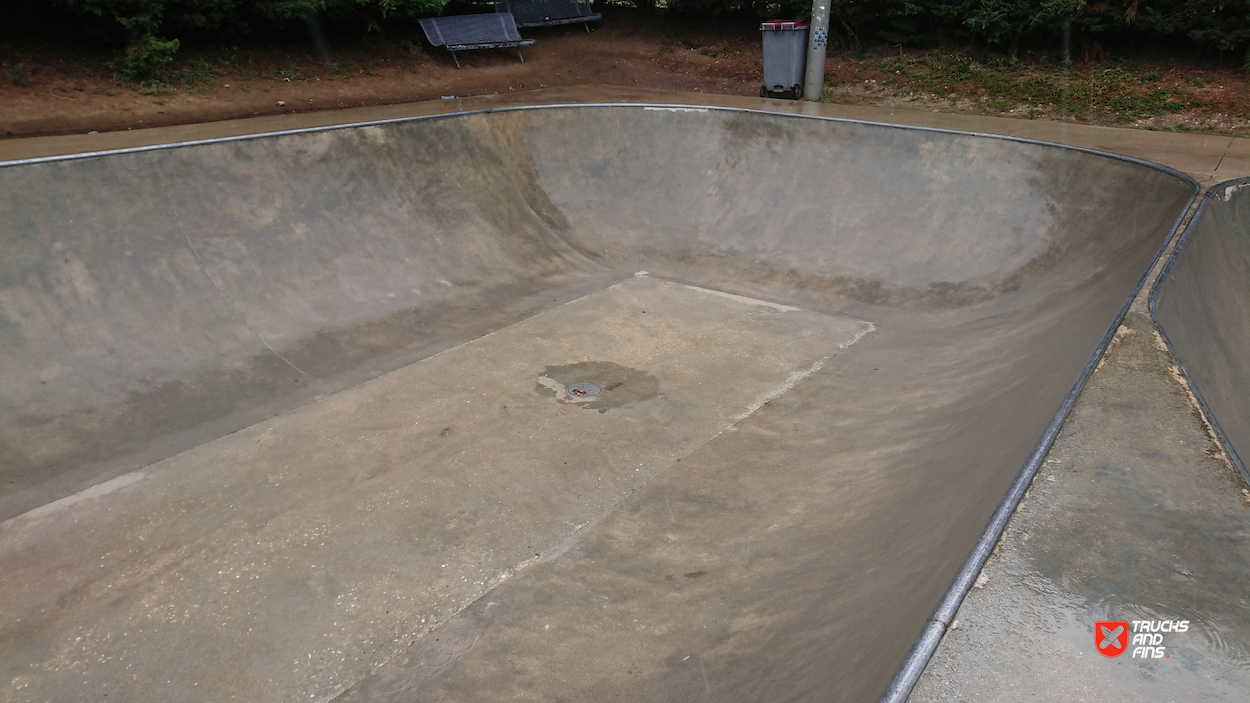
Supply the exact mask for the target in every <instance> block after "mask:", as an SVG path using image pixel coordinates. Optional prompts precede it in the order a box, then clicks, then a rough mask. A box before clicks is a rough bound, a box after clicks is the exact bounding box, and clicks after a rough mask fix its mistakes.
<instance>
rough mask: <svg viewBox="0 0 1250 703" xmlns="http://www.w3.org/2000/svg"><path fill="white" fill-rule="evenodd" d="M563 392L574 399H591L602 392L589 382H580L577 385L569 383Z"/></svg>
mask: <svg viewBox="0 0 1250 703" xmlns="http://www.w3.org/2000/svg"><path fill="white" fill-rule="evenodd" d="M564 390H565V392H566V393H568V394H569V395H571V396H573V397H574V398H593V397H595V396H597V395H599V394H600V393H602V392H603V389H602V388H600V387H599V386H598V385H597V384H594V383H591V382H589V381H581V382H579V383H570V384H569V385H567V386H565V388H564Z"/></svg>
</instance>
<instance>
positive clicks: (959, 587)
mask: <svg viewBox="0 0 1250 703" xmlns="http://www.w3.org/2000/svg"><path fill="white" fill-rule="evenodd" d="M577 108H649V109H651V110H657V111H673V112H709V111H715V112H738V113H744V114H759V115H768V116H773V117H793V118H801V119H811V120H822V121H827V122H839V123H847V124H858V125H867V126H874V127H883V128H889V129H901V130H909V131H917V132H932V133H937V134H954V135H960V136H968V137H980V138H983V139H998V140H1002V141H1008V142H1017V143H1021V144H1030V145H1036V146H1047V147H1054V148H1058V149H1067V150H1071V151H1078V152H1082V153H1086V154H1092V155H1094V156H1101V157H1105V158H1109V159H1115V160H1118V161H1125V162H1128V163H1132V164H1137V165H1139V166H1144V167H1147V168H1151V169H1154V170H1157V171H1162V172H1164V173H1167V174H1170V175H1172V176H1175V177H1176V178H1179V179H1180V180H1182V181H1184V182H1186V183H1188V184H1189V185H1190V187H1191V188H1192V189H1193V195H1191V196H1190V198H1189V201H1188V202H1187V203H1186V205H1185V207H1184V208H1183V209H1182V211H1181V214H1180V215H1178V216H1177V219H1176V222H1175V223H1173V225H1172V230H1171V234H1169V235H1168V236H1167V237H1165V238H1164V240H1163V243H1162V244H1160V245H1159V249H1158V250H1157V251H1156V252H1155V255H1154V256H1153V257H1151V259H1150V264H1149V265H1148V266H1147V267H1146V270H1145V271H1143V272H1142V275H1141V277H1140V278H1139V279H1138V280H1137V284H1136V285H1134V286H1133V290H1132V291H1131V292H1130V293H1129V295H1128V298H1127V299H1126V300H1125V301H1124V304H1123V305H1122V306H1121V307H1120V311H1119V312H1118V313H1117V314H1116V316H1115V318H1114V320H1113V321H1112V323H1111V325H1110V326H1109V327H1108V328H1107V331H1106V333H1104V334H1103V336H1102V339H1101V340H1100V341H1099V342H1098V346H1097V347H1095V349H1094V352H1093V354H1091V355H1090V357H1089V360H1088V361H1086V362H1085V366H1084V368H1082V369H1081V373H1080V374H1079V375H1078V376H1077V379H1076V383H1074V384H1073V386H1072V389H1071V390H1069V391H1068V394H1067V396H1065V397H1064V400H1063V402H1062V403H1061V404H1060V406H1059V409H1058V410H1057V411H1056V412H1055V415H1054V417H1053V418H1052V419H1051V421H1050V424H1048V425H1047V426H1046V429H1045V431H1044V432H1043V433H1042V437H1041V439H1039V440H1038V442H1037V444H1036V445H1035V446H1034V447H1033V451H1032V452H1031V453H1030V454H1029V457H1028V459H1027V460H1026V461H1025V463H1024V466H1023V467H1022V468H1021V469H1020V472H1019V474H1017V476H1016V479H1015V481H1013V482H1012V484H1011V487H1010V488H1009V489H1008V490H1007V494H1006V495H1005V496H1003V499H1002V501H1000V502H999V504H998V508H997V509H995V511H994V513H993V515H992V516H991V517H990V521H989V524H987V525H986V527H985V530H984V531H983V532H982V533H981V536H980V537H979V538H978V539H977V542H976V544H975V545H974V546H973V548H972V552H971V553H970V554H969V555H968V558H967V559H965V560H964V564H963V566H962V567H960V569H959V572H958V573H957V574H956V575H955V578H954V580H953V581H952V582H951V585H950V587H949V588H947V590H946V593H945V594H944V595H943V596H942V599H941V600H940V601H939V602H938V606H937V609H936V610H934V612H933V615H932V616H931V617H930V618H929V620H928V621H927V623H926V625H925V628H924V629H923V630H922V631H921V633H920V636H919V637H918V638H917V639H916V641H915V643H913V644H912V646H911V649H910V650H908V652H907V656H906V657H905V658H904V659H903V662H902V664H901V665H900V666H899V668H898V671H897V672H896V673H895V675H894V679H893V680H892V681H891V682H890V685H889V686H888V687H887V688H886V690H885V692H884V693H883V694H882V696H881V698H880V703H904V702H905V701H906V700H907V697H908V696H909V695H910V694H911V690H912V688H913V687H915V685H916V682H917V681H919V680H920V675H921V674H922V673H924V669H925V666H927V665H928V663H929V659H930V658H931V657H932V656H933V653H934V652H935V651H936V650H937V647H938V644H939V643H940V642H941V641H942V637H943V636H945V634H946V631H947V630H948V629H949V628H950V623H951V620H952V619H953V618H954V617H955V613H956V612H958V610H959V606H960V604H961V603H963V600H964V597H965V596H967V595H968V591H969V590H971V588H972V584H973V583H974V582H975V581H976V577H977V575H978V574H979V573H980V572H981V568H982V567H983V566H984V565H985V562H986V561H987V560H988V559H989V556H990V554H991V553H992V552H993V550H994V546H995V545H996V544H997V543H998V540H999V538H1000V537H1001V536H1002V533H1003V530H1004V529H1005V528H1006V526H1007V521H1008V520H1009V519H1010V518H1011V515H1012V514H1013V513H1014V512H1015V510H1016V508H1017V506H1019V504H1020V501H1021V500H1023V499H1024V494H1025V492H1026V491H1027V490H1028V488H1029V485H1030V484H1031V483H1032V482H1033V477H1034V476H1036V475H1037V471H1038V469H1039V468H1040V467H1041V465H1042V461H1043V460H1044V459H1045V458H1046V454H1047V453H1048V452H1049V451H1050V448H1051V446H1052V445H1053V444H1054V442H1055V439H1056V438H1057V437H1058V436H1059V430H1060V428H1061V427H1062V426H1063V422H1064V420H1066V419H1067V417H1068V414H1069V413H1070V412H1071V411H1072V407H1073V406H1074V405H1075V404H1076V398H1077V396H1079V395H1080V393H1081V390H1082V389H1084V387H1085V383H1086V382H1087V381H1088V380H1089V377H1090V376H1091V375H1093V372H1094V368H1095V367H1096V366H1097V364H1098V361H1099V360H1100V359H1101V358H1102V355H1103V353H1104V352H1105V351H1106V350H1107V346H1108V345H1109V344H1110V343H1111V338H1112V337H1113V335H1114V334H1115V331H1116V329H1117V328H1119V326H1120V323H1121V322H1123V320H1124V316H1125V315H1126V314H1127V313H1128V309H1129V306H1130V305H1131V304H1132V302H1133V299H1134V298H1135V297H1137V293H1138V292H1139V291H1140V290H1141V288H1142V286H1143V285H1145V283H1146V279H1147V278H1148V277H1149V276H1150V272H1151V270H1152V269H1153V268H1154V266H1155V264H1156V263H1157V262H1158V261H1159V258H1160V257H1162V255H1163V252H1164V250H1165V249H1166V248H1167V245H1168V243H1169V242H1171V241H1172V239H1174V238H1175V236H1176V230H1177V229H1179V228H1180V224H1181V222H1182V221H1183V220H1184V217H1185V214H1186V213H1187V212H1188V211H1189V209H1190V208H1191V207H1192V205H1193V202H1194V200H1195V199H1196V198H1197V197H1198V194H1199V192H1200V191H1201V188H1200V187H1199V185H1198V182H1197V181H1195V180H1194V179H1193V178H1191V177H1190V176H1188V175H1186V174H1184V173H1181V172H1180V171H1177V170H1176V169H1173V168H1169V167H1167V166H1163V165H1161V164H1156V163H1153V162H1150V161H1146V160H1144V159H1138V158H1134V157H1132V156H1124V155H1122V154H1113V153H1110V152H1106V151H1099V150H1097V149H1090V148H1087V147H1080V146H1072V145H1069V144H1059V143H1057V142H1047V141H1043V140H1040V139H1028V138H1026V137H1015V136H1010V135H1003V134H992V133H985V132H970V131H965V130H957V129H942V128H939V127H924V126H917V125H908V124H896V123H893V122H875V121H872V120H856V119H851V118H846V117H829V116H825V115H800V114H794V113H790V112H779V111H774V110H764V109H756V108H738V107H721V106H708V105H691V104H685V103H634V102H620V103H555V104H550V105H520V106H507V107H497V108H485V109H480V110H465V111H458V112H447V113H440V114H437V115H418V116H414V117H397V118H392V119H386V120H372V121H364V122H352V123H348V124H341V125H326V126H321V127H308V128H303V129H289V130H278V131H273V132H261V133H257V134H244V135H237V136H230V137H215V138H211V139H198V140H191V141H185V142H173V143H169V144H152V145H148V146H138V147H127V148H122V149H110V150H106V151H97V152H84V153H80V154H65V155H60V156H44V157H36V158H30V159H18V160H13V161H5V162H0V168H6V167H11V166H21V165H27V164H38V163H49V162H56V161H72V160H76V159H88V158H96V157H101V156H112V155H118V154H134V153H141V152H148V151H160V150H165V149H180V148H183V147H191V146H202V145H207V144H221V143H228V142H236V141H250V140H253V139H263V138H268V137H282V136H291V135H297V134H311V133H317V132H329V131H334V130H340V129H354V128H359V127H376V126H383V125H391V124H401V123H406V122H418V121H426V120H438V119H450V118H456V117H465V116H473V115H485V114H490V113H492V112H519V111H525V110H555V109H577ZM1174 257H1175V255H1173V258H1174ZM1169 263H1170V262H1169ZM1161 275H1162V274H1161ZM1182 368H1183V367H1182Z"/></svg>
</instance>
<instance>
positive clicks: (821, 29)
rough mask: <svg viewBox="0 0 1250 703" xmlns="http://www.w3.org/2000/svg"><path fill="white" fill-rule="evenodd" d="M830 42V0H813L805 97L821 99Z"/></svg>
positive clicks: (808, 38) (804, 85)
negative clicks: (826, 55)
mask: <svg viewBox="0 0 1250 703" xmlns="http://www.w3.org/2000/svg"><path fill="white" fill-rule="evenodd" d="M828 43H829V0H812V24H811V29H810V30H809V31H808V34H807V75H806V76H804V79H803V99H804V100H820V95H821V93H823V92H824V91H825V48H826V45H828Z"/></svg>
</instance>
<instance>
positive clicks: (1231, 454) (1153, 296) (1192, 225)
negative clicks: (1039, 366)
mask: <svg viewBox="0 0 1250 703" xmlns="http://www.w3.org/2000/svg"><path fill="white" fill-rule="evenodd" d="M1245 183H1250V177H1246V178H1235V179H1233V180H1231V181H1224V182H1223V183H1217V184H1215V185H1213V186H1211V187H1210V188H1208V189H1207V192H1206V195H1204V196H1203V197H1202V202H1201V203H1200V204H1199V205H1198V211H1197V212H1195V213H1194V216H1193V219H1191V220H1190V221H1189V225H1188V226H1186V227H1185V231H1184V232H1182V233H1181V237H1180V239H1179V240H1177V242H1176V248H1175V249H1173V250H1172V255H1171V256H1169V257H1168V260H1167V263H1165V264H1164V265H1163V270H1162V271H1160V272H1159V278H1158V280H1156V281H1155V284H1154V287H1153V288H1151V289H1150V318H1151V319H1152V320H1154V323H1155V327H1157V328H1158V330H1159V336H1161V337H1163V343H1164V344H1166V345H1167V347H1168V351H1169V352H1171V353H1172V358H1173V359H1175V360H1176V365H1177V366H1179V367H1180V369H1181V373H1182V374H1184V375H1185V382H1186V383H1188V384H1189V390H1190V391H1192V392H1193V394H1194V397H1195V398H1197V399H1198V405H1199V406H1200V407H1201V408H1202V414H1203V416H1204V417H1205V418H1206V421H1207V424H1209V425H1210V426H1211V429H1212V430H1214V431H1215V436H1216V437H1217V438H1218V439H1219V441H1220V444H1221V445H1222V446H1223V447H1224V451H1225V452H1226V453H1227V454H1228V458H1229V459H1231V460H1232V462H1233V466H1234V467H1236V469H1237V472H1238V473H1240V474H1241V478H1242V480H1243V481H1245V482H1246V483H1247V484H1250V470H1247V469H1246V464H1245V462H1244V461H1242V459H1241V456H1240V455H1238V454H1237V450H1236V449H1235V448H1234V447H1233V443H1232V441H1231V440H1229V438H1228V435H1227V434H1225V432H1224V428H1223V427H1221V426H1220V422H1219V419H1218V418H1216V416H1215V413H1213V412H1211V407H1210V406H1209V405H1207V400H1206V398H1205V397H1203V395H1202V390H1201V389H1200V388H1198V384H1197V383H1195V382H1194V378H1193V376H1191V375H1190V374H1189V369H1188V367H1186V366H1185V360H1184V359H1182V358H1181V356H1180V354H1178V353H1177V352H1176V347H1174V346H1173V345H1172V340H1171V338H1170V337H1168V331H1167V329H1166V328H1165V327H1164V326H1163V323H1162V322H1160V321H1159V317H1158V315H1156V314H1155V306H1156V305H1157V304H1158V302H1159V293H1160V292H1161V291H1162V290H1163V286H1164V284H1165V283H1167V280H1168V277H1169V276H1170V275H1171V274H1172V267H1174V266H1175V265H1176V262H1177V261H1178V260H1179V259H1180V255H1181V252H1182V251H1183V250H1184V249H1185V245H1186V244H1188V243H1189V238H1190V236H1191V235H1193V233H1194V231H1195V230H1196V229H1197V228H1198V221H1199V220H1201V219H1202V215H1203V213H1204V212H1205V211H1206V209H1207V203H1209V202H1211V198H1212V197H1213V196H1218V195H1219V191H1221V190H1224V189H1225V188H1229V187H1232V186H1237V185H1242V184H1245Z"/></svg>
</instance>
